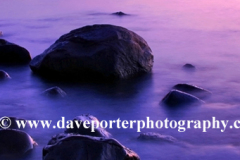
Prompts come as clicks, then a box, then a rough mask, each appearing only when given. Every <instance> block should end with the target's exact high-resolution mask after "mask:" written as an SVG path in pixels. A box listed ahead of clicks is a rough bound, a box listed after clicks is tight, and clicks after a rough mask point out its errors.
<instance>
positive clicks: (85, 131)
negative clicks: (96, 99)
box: [65, 114, 111, 138]
mask: <svg viewBox="0 0 240 160" xmlns="http://www.w3.org/2000/svg"><path fill="white" fill-rule="evenodd" d="M73 121H74V125H73V127H74V128H73V129H72V128H70V129H67V130H65V133H76V134H81V135H88V136H94V137H105V138H108V137H110V136H111V134H110V133H108V132H107V131H106V130H105V129H104V128H101V127H100V122H99V120H98V119H97V118H96V117H94V116H92V115H89V114H83V115H81V116H78V117H75V118H74V119H73ZM76 121H77V122H78V124H79V125H80V126H79V127H78V126H77V125H76V123H75V122H76ZM85 121H88V122H90V123H89V124H87V123H86V127H87V128H85V127H84V126H83V123H84V122H85ZM91 123H94V132H92V130H93V128H92V124H91Z"/></svg>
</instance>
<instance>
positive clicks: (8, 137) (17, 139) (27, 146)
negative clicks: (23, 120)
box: [0, 129, 37, 157]
mask: <svg viewBox="0 0 240 160" xmlns="http://www.w3.org/2000/svg"><path fill="white" fill-rule="evenodd" d="M35 145H37V143H36V142H34V141H33V139H32V138H31V137H30V136H29V135H28V134H27V133H25V132H23V131H20V130H14V129H11V130H10V129H4V130H0V157H2V156H13V157H14V156H21V155H23V154H25V153H27V152H28V151H30V150H32V149H33V147H34V146H35Z"/></svg>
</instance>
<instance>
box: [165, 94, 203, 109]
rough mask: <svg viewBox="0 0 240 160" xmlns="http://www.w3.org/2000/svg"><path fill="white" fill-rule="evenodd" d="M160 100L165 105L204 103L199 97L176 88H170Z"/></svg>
mask: <svg viewBox="0 0 240 160" xmlns="http://www.w3.org/2000/svg"><path fill="white" fill-rule="evenodd" d="M162 102H163V103H164V104H166V105H167V106H182V105H190V104H197V105H200V104H202V103H204V102H203V101H202V100H200V99H199V98H197V97H195V96H193V95H191V94H188V93H185V92H182V91H178V90H171V91H170V92H169V93H168V94H167V95H166V96H165V97H164V98H163V99H162Z"/></svg>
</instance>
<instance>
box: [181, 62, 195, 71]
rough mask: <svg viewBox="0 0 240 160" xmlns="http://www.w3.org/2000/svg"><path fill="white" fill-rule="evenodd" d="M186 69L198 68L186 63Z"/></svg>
mask: <svg viewBox="0 0 240 160" xmlns="http://www.w3.org/2000/svg"><path fill="white" fill-rule="evenodd" d="M183 68H184V69H191V70H195V69H196V67H195V66H194V65H192V64H189V63H186V64H185V65H183Z"/></svg>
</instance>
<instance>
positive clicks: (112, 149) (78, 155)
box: [43, 134, 140, 160]
mask: <svg viewBox="0 0 240 160" xmlns="http://www.w3.org/2000/svg"><path fill="white" fill-rule="evenodd" d="M66 159H67V160H85V159H86V160H139V159H140V158H139V156H138V155H137V154H136V153H135V152H133V151H132V150H130V149H128V148H126V147H125V146H123V145H122V144H120V143H119V142H118V141H117V140H115V139H105V138H100V137H91V136H83V135H73V134H59V135H57V136H55V137H53V138H52V140H50V141H49V143H48V145H47V146H45V147H44V148H43V160H66Z"/></svg>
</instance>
